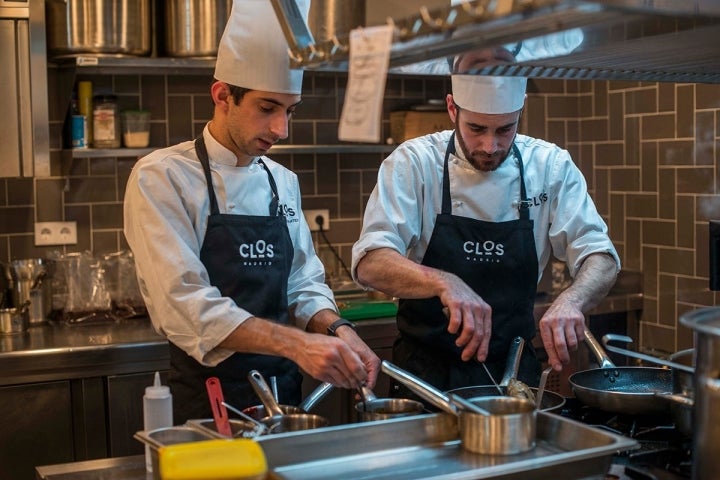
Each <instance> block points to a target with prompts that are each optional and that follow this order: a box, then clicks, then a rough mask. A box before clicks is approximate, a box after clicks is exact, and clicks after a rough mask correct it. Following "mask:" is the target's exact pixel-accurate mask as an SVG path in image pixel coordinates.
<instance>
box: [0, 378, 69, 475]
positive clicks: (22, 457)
mask: <svg viewBox="0 0 720 480" xmlns="http://www.w3.org/2000/svg"><path fill="white" fill-rule="evenodd" d="M0 405H2V409H3V416H4V417H5V420H4V421H3V422H1V423H0V445H2V448H0V478H7V479H14V480H32V479H33V478H35V466H36V465H45V464H50V463H64V462H72V461H74V460H76V459H77V458H76V456H75V451H74V450H75V449H74V441H73V435H74V433H73V431H74V429H73V408H72V387H71V384H70V382H69V381H58V382H45V383H37V384H30V385H15V386H7V387H0Z"/></svg>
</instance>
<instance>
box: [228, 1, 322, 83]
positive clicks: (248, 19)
mask: <svg viewBox="0 0 720 480" xmlns="http://www.w3.org/2000/svg"><path fill="white" fill-rule="evenodd" d="M296 3H297V4H298V8H299V9H300V12H302V15H303V18H304V19H305V20H307V16H308V11H309V9H310V0H296ZM215 78H216V79H218V80H220V81H221V82H225V83H229V84H231V85H236V86H238V87H243V88H249V89H251V90H261V91H264V92H273V93H291V94H295V95H297V94H299V93H301V90H302V78H303V71H302V69H291V68H290V57H289V56H288V45H287V41H286V40H285V36H284V35H283V32H282V29H281V28H280V23H279V22H278V19H277V16H276V14H275V10H274V9H273V7H272V3H271V2H270V0H234V1H233V6H232V11H231V12H230V18H229V19H228V22H227V25H226V26H225V31H224V32H223V35H222V38H221V39H220V44H219V45H218V53H217V61H216V62H215Z"/></svg>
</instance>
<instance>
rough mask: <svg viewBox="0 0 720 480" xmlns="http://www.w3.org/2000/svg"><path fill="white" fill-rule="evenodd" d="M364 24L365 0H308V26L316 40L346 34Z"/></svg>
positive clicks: (324, 39) (319, 40)
mask: <svg viewBox="0 0 720 480" xmlns="http://www.w3.org/2000/svg"><path fill="white" fill-rule="evenodd" d="M364 25H365V0H313V1H312V2H310V12H309V14H308V27H310V31H311V32H312V34H313V37H314V38H315V41H316V42H318V43H319V42H324V41H327V40H332V38H333V36H337V37H341V36H344V35H348V34H349V33H350V30H352V29H353V28H357V27H362V26H364Z"/></svg>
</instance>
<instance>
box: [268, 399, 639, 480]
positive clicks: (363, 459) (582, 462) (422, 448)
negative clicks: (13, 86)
mask: <svg viewBox="0 0 720 480" xmlns="http://www.w3.org/2000/svg"><path fill="white" fill-rule="evenodd" d="M256 441H257V442H259V443H260V444H261V446H262V448H263V451H264V452H265V456H266V458H267V462H268V467H269V469H270V474H269V475H268V479H271V480H323V479H328V480H331V479H332V480H335V479H337V478H343V479H352V480H360V479H363V480H366V479H373V480H383V479H385V480H391V479H392V480H402V479H407V480H419V479H453V480H461V479H482V478H500V479H518V480H520V479H522V480H532V479H537V480H545V479H547V478H553V479H555V480H558V479H568V480H570V479H572V480H577V479H593V478H599V479H602V478H604V475H605V473H606V472H607V471H608V469H609V468H610V464H611V463H612V456H613V455H614V454H615V453H616V452H618V451H623V450H629V449H633V448H636V447H637V445H638V444H637V442H636V441H635V440H632V439H630V438H627V437H623V436H620V435H616V434H613V433H610V432H606V431H604V430H600V429H597V428H593V427H589V426H587V425H584V424H582V423H579V422H576V421H574V420H570V419H566V418H564V417H560V416H558V415H555V414H552V413H547V412H538V417H537V446H536V447H535V448H534V449H533V450H531V451H529V452H526V453H522V454H518V455H507V456H488V455H480V454H476V453H472V452H468V451H466V450H464V449H463V448H462V445H461V444H460V440H459V437H458V430H457V420H456V418H455V417H454V416H451V415H448V414H445V413H436V414H426V415H418V416H414V417H404V418H398V419H392V420H383V421H377V422H365V423H360V424H353V425H344V426H337V427H327V428H322V429H318V430H313V431H306V432H292V433H287V434H279V435H268V436H264V437H259V438H257V440H256Z"/></svg>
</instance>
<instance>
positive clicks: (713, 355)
mask: <svg viewBox="0 0 720 480" xmlns="http://www.w3.org/2000/svg"><path fill="white" fill-rule="evenodd" d="M680 323H681V324H682V325H684V326H686V327H688V328H691V329H692V330H693V333H694V337H695V394H694V397H695V398H694V401H695V410H694V415H695V417H694V419H693V454H692V459H693V460H692V461H693V466H692V470H693V472H692V476H693V479H695V480H706V479H715V478H717V475H718V472H720V455H718V454H717V445H718V444H720V418H718V415H717V412H718V411H720V378H718V371H720V307H706V308H701V309H698V310H693V311H691V312H688V313H686V314H684V315H682V316H681V317H680Z"/></svg>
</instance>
